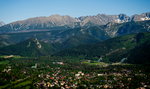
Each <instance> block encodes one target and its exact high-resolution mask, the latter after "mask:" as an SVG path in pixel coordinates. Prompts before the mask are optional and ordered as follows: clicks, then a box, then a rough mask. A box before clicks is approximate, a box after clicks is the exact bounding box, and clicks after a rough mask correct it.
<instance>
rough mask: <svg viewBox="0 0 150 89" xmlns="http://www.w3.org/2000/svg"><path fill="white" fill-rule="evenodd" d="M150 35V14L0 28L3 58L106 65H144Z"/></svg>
mask: <svg viewBox="0 0 150 89" xmlns="http://www.w3.org/2000/svg"><path fill="white" fill-rule="evenodd" d="M149 31H150V13H143V14H141V15H133V16H131V17H129V16H127V15H125V14H119V15H105V14H98V15H96V16H82V17H79V18H73V17H70V16H60V15H52V16H49V17H36V18H30V19H27V20H22V21H17V22H12V23H10V24H5V25H3V26H1V27H0V55H21V56H36V57H37V56H47V55H54V56H84V57H85V58H89V59H92V58H96V59H98V58H100V57H102V58H103V59H104V60H103V61H104V62H119V61H121V60H122V59H129V60H126V62H130V63H140V62H141V58H142V57H143V56H145V57H147V58H146V60H145V61H147V60H148V59H149V56H148V55H149V54H148V53H146V52H149V43H150V42H149V41H150V40H149V39H150V35H149ZM144 45H145V46H144ZM146 48H147V49H146ZM142 50H144V51H146V52H143V51H142ZM135 51H137V54H136V53H135ZM140 54H142V55H143V56H139V55H140ZM136 56H139V57H138V58H139V59H138V58H137V59H138V60H139V61H137V60H135V59H134V58H136ZM148 62H149V61H148Z"/></svg>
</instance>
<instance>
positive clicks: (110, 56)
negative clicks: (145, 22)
mask: <svg viewBox="0 0 150 89" xmlns="http://www.w3.org/2000/svg"><path fill="white" fill-rule="evenodd" d="M145 42H150V33H139V34H131V35H125V36H120V37H116V38H112V39H108V40H106V41H104V42H100V43H96V44H93V45H81V46H78V47H75V48H70V49H66V50H63V51H61V52H59V53H57V54H56V55H59V56H85V57H103V59H104V60H103V61H107V62H108V61H109V62H119V61H120V60H121V59H122V58H127V57H128V52H130V50H131V49H134V48H135V47H136V46H137V45H143V43H145Z"/></svg>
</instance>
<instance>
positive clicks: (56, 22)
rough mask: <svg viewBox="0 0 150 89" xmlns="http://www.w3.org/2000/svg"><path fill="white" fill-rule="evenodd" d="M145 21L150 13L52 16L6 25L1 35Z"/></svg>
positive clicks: (149, 16)
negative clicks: (75, 16)
mask: <svg viewBox="0 0 150 89" xmlns="http://www.w3.org/2000/svg"><path fill="white" fill-rule="evenodd" d="M145 20H150V13H143V14H140V15H137V14H136V15H133V16H131V17H129V16H127V15H125V14H119V15H105V14H98V15H95V16H81V17H78V18H74V17H71V16H67V15H66V16H60V15H51V16H49V17H35V18H29V19H26V20H22V21H16V22H12V23H10V24H6V25H4V26H2V27H0V33H4V32H18V31H37V30H43V31H45V30H58V29H68V28H77V27H91V26H100V25H106V24H108V23H124V22H132V21H145Z"/></svg>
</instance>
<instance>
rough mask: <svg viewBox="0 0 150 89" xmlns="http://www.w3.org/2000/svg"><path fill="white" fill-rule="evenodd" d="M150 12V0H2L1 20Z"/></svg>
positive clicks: (7, 21) (6, 21)
mask: <svg viewBox="0 0 150 89" xmlns="http://www.w3.org/2000/svg"><path fill="white" fill-rule="evenodd" d="M144 12H150V0H0V20H1V21H4V22H5V23H10V22H13V21H17V20H23V19H27V18H31V17H37V16H50V15H52V14H60V15H70V16H73V17H79V16H86V15H96V14H98V13H100V14H102V13H103V14H120V13H125V14H127V15H129V16H130V15H133V14H140V13H144Z"/></svg>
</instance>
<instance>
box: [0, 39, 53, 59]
mask: <svg viewBox="0 0 150 89" xmlns="http://www.w3.org/2000/svg"><path fill="white" fill-rule="evenodd" d="M55 51H56V50H55V48H54V46H53V45H52V44H46V43H44V42H41V41H39V40H37V39H29V40H26V41H23V42H21V43H18V44H15V45H11V46H7V47H3V48H0V54H1V55H20V56H44V55H50V54H52V52H55Z"/></svg>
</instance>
